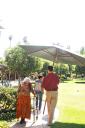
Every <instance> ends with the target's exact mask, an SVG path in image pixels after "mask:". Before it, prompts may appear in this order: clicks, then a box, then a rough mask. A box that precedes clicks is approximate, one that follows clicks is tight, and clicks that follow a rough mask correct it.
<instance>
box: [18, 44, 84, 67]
mask: <svg viewBox="0 0 85 128" xmlns="http://www.w3.org/2000/svg"><path fill="white" fill-rule="evenodd" d="M20 47H22V48H24V49H25V50H26V51H27V53H28V55H32V56H36V57H40V58H43V59H46V60H50V61H53V62H55V63H58V62H61V63H65V64H74V65H79V66H85V58H84V57H82V56H80V55H78V54H76V53H73V52H71V51H70V50H67V49H64V48H63V47H60V46H57V45H55V46H54V45H52V46H39V45H20Z"/></svg>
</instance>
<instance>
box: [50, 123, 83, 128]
mask: <svg viewBox="0 0 85 128" xmlns="http://www.w3.org/2000/svg"><path fill="white" fill-rule="evenodd" d="M51 128H85V124H75V123H62V122H55V123H54V124H53V125H52V126H51Z"/></svg>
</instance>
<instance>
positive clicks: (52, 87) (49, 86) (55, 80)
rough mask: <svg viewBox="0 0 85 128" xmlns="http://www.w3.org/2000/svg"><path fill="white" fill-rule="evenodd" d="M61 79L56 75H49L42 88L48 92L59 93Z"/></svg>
mask: <svg viewBox="0 0 85 128" xmlns="http://www.w3.org/2000/svg"><path fill="white" fill-rule="evenodd" d="M58 84H59V77H58V76H57V75H56V74H54V73H49V74H48V75H47V76H46V77H45V78H44V79H43V82H42V87H43V88H45V90H47V91H57V89H58Z"/></svg>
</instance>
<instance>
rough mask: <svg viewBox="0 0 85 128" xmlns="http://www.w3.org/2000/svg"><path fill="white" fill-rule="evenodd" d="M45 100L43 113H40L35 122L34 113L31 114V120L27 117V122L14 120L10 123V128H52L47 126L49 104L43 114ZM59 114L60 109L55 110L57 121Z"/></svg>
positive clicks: (55, 119)
mask: <svg viewBox="0 0 85 128" xmlns="http://www.w3.org/2000/svg"><path fill="white" fill-rule="evenodd" d="M43 108H44V102H43V103H42V108H41V110H42V111H41V113H39V114H38V119H37V120H36V121H35V122H33V114H31V120H27V119H26V124H20V123H19V121H17V122H14V123H13V124H11V125H10V128H50V126H47V121H48V116H47V106H46V107H45V112H44V114H43ZM58 115H59V111H58V109H56V110H55V115H54V120H53V122H55V121H57V118H58Z"/></svg>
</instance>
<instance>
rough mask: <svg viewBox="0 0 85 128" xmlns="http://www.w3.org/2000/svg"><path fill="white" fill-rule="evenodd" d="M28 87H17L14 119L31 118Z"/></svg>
mask: <svg viewBox="0 0 85 128" xmlns="http://www.w3.org/2000/svg"><path fill="white" fill-rule="evenodd" d="M30 86H31V85H30ZM30 86H20V87H19V92H18V96H17V104H16V118H20V117H21V118H23V119H25V118H27V119H30V118H31V98H30V88H29V87H30Z"/></svg>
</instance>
